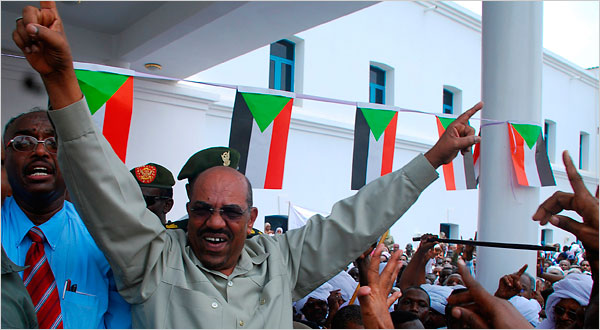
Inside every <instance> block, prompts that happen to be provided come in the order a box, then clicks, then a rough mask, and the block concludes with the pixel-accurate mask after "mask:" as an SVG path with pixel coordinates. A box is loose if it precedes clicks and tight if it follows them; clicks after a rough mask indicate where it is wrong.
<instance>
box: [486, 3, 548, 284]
mask: <svg viewBox="0 0 600 330" xmlns="http://www.w3.org/2000/svg"><path fill="white" fill-rule="evenodd" d="M542 12H543V4H542V3H541V2H512V1H510V2H504V1H502V2H500V1H483V11H482V43H481V45H482V52H481V54H482V55H481V86H482V87H481V88H482V90H481V95H482V100H483V102H484V107H483V110H482V111H481V117H482V118H483V119H486V120H496V121H508V120H510V121H513V120H516V121H527V122H532V123H536V124H537V125H540V124H541V118H542V116H541V106H542V104H541V103H542V66H543V64H542V54H543V48H542ZM507 26H510V29H507V28H506V27H507ZM509 150H510V142H509V132H508V126H507V125H484V126H483V127H482V128H481V148H480V157H479V160H480V165H481V168H480V180H479V211H478V221H477V233H478V237H479V239H480V240H481V241H500V242H507V241H513V242H514V241H517V242H523V243H530V244H536V243H538V242H539V238H538V237H539V232H540V229H539V225H538V224H537V223H536V222H534V221H532V220H531V216H532V215H533V213H534V212H535V210H536V208H537V206H538V205H539V202H540V201H539V199H540V196H539V195H540V193H539V188H534V187H525V186H521V185H519V183H518V182H517V180H516V174H515V171H514V169H513V168H512V160H511V155H510V153H509V152H508V151H509ZM498 260H506V262H498ZM536 262H537V256H536V253H535V252H534V251H527V250H500V249H497V248H491V247H487V246H479V247H478V248H477V280H478V281H479V282H480V283H481V285H482V286H483V287H484V288H486V290H487V291H489V292H494V291H495V290H496V288H497V287H498V278H500V277H502V276H503V275H505V274H510V273H513V272H514V271H515V269H519V268H520V267H521V266H523V264H529V265H535V264H536ZM533 274H534V275H535V273H533Z"/></svg>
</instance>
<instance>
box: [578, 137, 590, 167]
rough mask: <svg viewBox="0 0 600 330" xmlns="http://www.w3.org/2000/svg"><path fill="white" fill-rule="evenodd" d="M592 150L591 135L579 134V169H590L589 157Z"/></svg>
mask: <svg viewBox="0 0 600 330" xmlns="http://www.w3.org/2000/svg"><path fill="white" fill-rule="evenodd" d="M589 149H590V135H589V134H588V133H586V132H579V169H580V170H587V169H588V157H589Z"/></svg>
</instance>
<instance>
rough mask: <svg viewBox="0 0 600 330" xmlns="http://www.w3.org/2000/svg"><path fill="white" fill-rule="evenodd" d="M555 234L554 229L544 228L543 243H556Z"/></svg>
mask: <svg viewBox="0 0 600 330" xmlns="http://www.w3.org/2000/svg"><path fill="white" fill-rule="evenodd" d="M553 236H554V235H553V231H552V229H542V239H541V242H542V245H547V244H552V243H554V240H553V238H554V237H553Z"/></svg>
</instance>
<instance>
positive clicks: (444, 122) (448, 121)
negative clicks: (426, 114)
mask: <svg viewBox="0 0 600 330" xmlns="http://www.w3.org/2000/svg"><path fill="white" fill-rule="evenodd" d="M436 117H437V119H438V120H439V121H440V123H442V127H444V130H446V129H448V125H450V124H451V123H452V122H453V121H454V119H455V118H446V117H440V116H436Z"/></svg>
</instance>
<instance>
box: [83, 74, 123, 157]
mask: <svg viewBox="0 0 600 330" xmlns="http://www.w3.org/2000/svg"><path fill="white" fill-rule="evenodd" d="M75 74H76V75H77V80H78V81H79V87H80V88H81V91H82V92H83V95H85V99H86V101H87V103H88V107H89V108H90V112H91V113H92V119H93V120H94V122H95V123H96V125H97V126H98V127H99V128H100V130H101V131H102V135H104V137H105V138H106V140H108V142H109V143H110V145H111V146H112V148H113V150H114V151H115V153H116V154H117V156H118V157H119V158H120V159H121V161H122V162H123V163H125V157H126V155H127V142H128V140H129V128H130V126H131V115H132V111H133V77H131V76H127V75H122V74H116V73H111V72H100V71H88V70H75Z"/></svg>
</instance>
